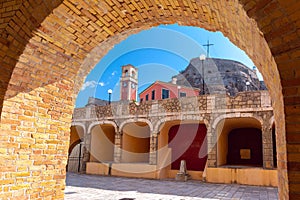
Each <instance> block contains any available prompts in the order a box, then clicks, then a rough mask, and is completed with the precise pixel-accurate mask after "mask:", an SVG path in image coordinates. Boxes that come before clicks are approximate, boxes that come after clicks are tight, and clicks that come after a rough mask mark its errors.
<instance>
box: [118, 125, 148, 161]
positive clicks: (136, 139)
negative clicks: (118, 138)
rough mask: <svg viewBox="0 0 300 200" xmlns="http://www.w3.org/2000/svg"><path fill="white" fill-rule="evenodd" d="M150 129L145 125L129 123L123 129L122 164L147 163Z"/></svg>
mask: <svg viewBox="0 0 300 200" xmlns="http://www.w3.org/2000/svg"><path fill="white" fill-rule="evenodd" d="M149 151H150V129H149V126H148V125H145V123H130V124H127V125H126V126H125V127H124V129H123V136H122V162H124V163H143V162H149Z"/></svg>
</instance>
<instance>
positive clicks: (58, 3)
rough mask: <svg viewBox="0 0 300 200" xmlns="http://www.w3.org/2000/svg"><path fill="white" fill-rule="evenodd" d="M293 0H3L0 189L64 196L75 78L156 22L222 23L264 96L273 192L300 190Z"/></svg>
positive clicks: (299, 88)
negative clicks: (261, 82)
mask: <svg viewBox="0 0 300 200" xmlns="http://www.w3.org/2000/svg"><path fill="white" fill-rule="evenodd" d="M299 9H300V3H299V1H298V0H232V1H227V0H219V1H215V0H203V1H196V0H186V1H181V0H175V1H169V0H157V1H152V0H151V1H150V0H149V1H146V0H144V1H129V0H123V1H116V0H103V1H89V0H88V1H87V0H76V1H75V0H45V1H31V0H23V1H20V0H3V1H1V3H0V15H1V18H0V57H1V67H0V68H1V73H0V110H1V135H0V140H1V144H0V145H1V146H0V157H1V161H0V165H1V166H0V169H1V171H0V175H1V185H2V187H1V194H0V197H1V198H16V197H18V196H20V197H24V198H30V199H34V198H50V197H52V198H54V199H60V198H63V196H64V193H63V190H64V187H65V174H66V171H65V170H66V163H67V157H68V147H69V139H70V125H71V119H72V112H73V109H74V103H75V99H76V95H77V93H78V91H79V89H80V87H81V85H82V83H83V80H84V78H85V77H86V75H87V74H88V73H89V71H90V70H91V69H92V68H93V67H94V65H95V64H96V63H97V62H98V61H99V59H101V58H102V57H103V56H104V55H105V54H106V53H107V52H108V51H109V50H110V49H111V48H112V47H113V46H114V45H115V44H117V43H119V42H120V41H122V40H123V39H125V38H126V37H128V36H129V35H131V34H134V33H137V32H139V31H141V30H144V29H148V28H150V27H152V26H156V25H159V24H172V23H179V24H182V25H187V26H197V27H201V28H205V29H207V30H211V31H221V32H222V33H223V34H224V35H225V36H227V37H228V38H229V39H230V40H231V41H232V42H233V43H234V44H235V45H236V46H238V47H240V48H241V49H242V50H244V51H245V52H246V53H247V54H248V55H249V57H250V58H251V59H252V60H253V62H254V63H255V65H256V66H257V67H258V69H259V70H260V72H262V74H263V76H264V79H265V80H266V85H267V86H268V88H269V91H270V95H271V97H272V99H273V108H274V116H275V124H276V132H277V133H278V135H277V140H276V142H277V153H278V156H277V158H278V159H277V160H278V179H279V196H280V199H289V198H290V199H299V198H300V187H299V184H300V176H299V174H300V172H299V169H300V137H299V130H300V120H299V119H300V100H299V99H300V81H299V80H300V69H299V64H300V59H299V55H300V51H299V48H300V46H299V44H300V37H299V36H300V29H299V27H300V20H299V18H300V14H299Z"/></svg>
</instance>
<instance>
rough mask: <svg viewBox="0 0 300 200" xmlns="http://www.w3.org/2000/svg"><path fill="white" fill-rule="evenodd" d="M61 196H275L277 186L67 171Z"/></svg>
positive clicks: (209, 199)
mask: <svg viewBox="0 0 300 200" xmlns="http://www.w3.org/2000/svg"><path fill="white" fill-rule="evenodd" d="M65 199H67V200H68V199H71V200H75V199H76V200H77V199H101V200H102V199H103V200H216V199H236V200H237V199H249V200H257V199H262V200H268V199H272V200H273V199H278V197H277V188H272V187H254V186H244V185H236V184H210V183H203V182H200V181H191V180H190V181H188V182H176V181H174V180H146V179H133V178H120V177H107V176H94V175H85V174H74V173H68V174H67V187H66V190H65Z"/></svg>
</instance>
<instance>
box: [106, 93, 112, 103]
mask: <svg viewBox="0 0 300 200" xmlns="http://www.w3.org/2000/svg"><path fill="white" fill-rule="evenodd" d="M107 93H108V104H109V105H110V102H111V93H112V89H109V90H107Z"/></svg>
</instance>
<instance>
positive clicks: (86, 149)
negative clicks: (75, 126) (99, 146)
mask: <svg viewBox="0 0 300 200" xmlns="http://www.w3.org/2000/svg"><path fill="white" fill-rule="evenodd" d="M82 151H83V152H82V156H83V157H82V164H81V170H80V172H86V163H87V162H89V161H90V155H91V154H90V152H91V133H84V144H83V148H82Z"/></svg>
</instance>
